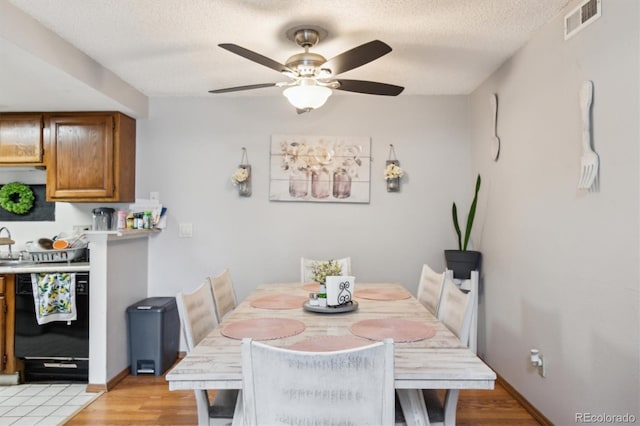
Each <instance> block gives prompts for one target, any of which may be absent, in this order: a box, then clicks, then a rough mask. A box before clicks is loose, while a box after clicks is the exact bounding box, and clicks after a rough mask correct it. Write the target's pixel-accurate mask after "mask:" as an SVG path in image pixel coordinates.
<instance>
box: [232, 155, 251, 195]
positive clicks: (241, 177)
mask: <svg viewBox="0 0 640 426" xmlns="http://www.w3.org/2000/svg"><path fill="white" fill-rule="evenodd" d="M231 182H233V184H234V185H235V186H237V187H238V195H240V196H241V197H250V196H251V166H250V165H249V159H248V156H247V149H246V148H244V147H243V148H242V157H241V158H240V164H239V165H238V168H237V169H236V170H235V171H234V172H233V175H231Z"/></svg>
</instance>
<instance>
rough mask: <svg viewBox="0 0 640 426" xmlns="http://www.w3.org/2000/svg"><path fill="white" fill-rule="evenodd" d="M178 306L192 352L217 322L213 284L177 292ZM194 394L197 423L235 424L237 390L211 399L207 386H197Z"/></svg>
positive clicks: (206, 283)
mask: <svg viewBox="0 0 640 426" xmlns="http://www.w3.org/2000/svg"><path fill="white" fill-rule="evenodd" d="M176 305H177V307H178V315H179V316H180V322H181V323H182V331H183V334H184V338H185V341H186V344H187V351H191V350H192V349H193V348H194V347H195V346H196V345H197V344H198V343H200V342H201V341H202V339H204V338H205V337H206V336H207V334H209V332H210V331H211V330H213V329H214V328H215V327H216V326H217V325H218V320H217V318H216V312H215V306H214V303H213V295H212V293H211V285H210V283H209V282H204V283H202V284H200V285H199V286H198V287H197V288H196V289H195V290H194V291H192V292H190V293H183V292H180V293H178V294H177V295H176ZM194 393H195V398H196V407H197V411H198V425H201V426H202V425H215V426H219V425H220V426H221V425H230V424H231V423H232V420H233V412H234V409H235V404H236V401H237V399H238V391H237V390H233V389H221V390H218V391H217V392H216V394H215V397H214V398H213V402H210V401H209V395H208V393H207V391H206V390H204V389H196V390H194Z"/></svg>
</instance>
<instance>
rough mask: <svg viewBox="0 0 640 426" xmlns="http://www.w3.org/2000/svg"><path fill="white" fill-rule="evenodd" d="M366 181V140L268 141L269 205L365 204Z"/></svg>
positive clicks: (306, 138) (294, 137) (279, 138)
mask: <svg viewBox="0 0 640 426" xmlns="http://www.w3.org/2000/svg"><path fill="white" fill-rule="evenodd" d="M370 181H371V139H370V138H368V137H353V136H298V135H273V136H272V137H271V179H270V181H269V199H270V200H272V201H310V202H320V203H327V202H330V203H368V202H369V194H370V190H369V186H370Z"/></svg>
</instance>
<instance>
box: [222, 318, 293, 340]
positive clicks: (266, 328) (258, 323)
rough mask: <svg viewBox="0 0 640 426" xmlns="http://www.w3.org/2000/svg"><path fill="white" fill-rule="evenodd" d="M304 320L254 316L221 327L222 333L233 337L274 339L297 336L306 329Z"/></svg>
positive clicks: (240, 338) (239, 338)
mask: <svg viewBox="0 0 640 426" xmlns="http://www.w3.org/2000/svg"><path fill="white" fill-rule="evenodd" d="M304 329H305V325H304V323H303V322H302V321H298V320H294V319H287V318H252V319H247V320H240V321H236V322H232V323H229V324H227V325H225V326H224V327H222V328H221V329H220V334H222V335H223V336H227V337H230V338H232V339H238V340H242V339H243V338H245V337H251V338H252V339H254V340H272V339H280V338H283V337H289V336H295V335H296V334H300V333H302V332H303V331H304Z"/></svg>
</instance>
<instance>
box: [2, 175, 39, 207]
mask: <svg viewBox="0 0 640 426" xmlns="http://www.w3.org/2000/svg"><path fill="white" fill-rule="evenodd" d="M35 199H36V197H35V196H34V195H33V191H32V190H31V188H29V186H28V185H25V184H24V183H20V182H11V183H8V184H6V185H4V186H3V187H2V188H0V207H2V208H3V209H5V210H6V211H8V212H11V213H15V214H25V213H27V212H28V211H29V210H31V208H32V207H33V201H34V200H35Z"/></svg>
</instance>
